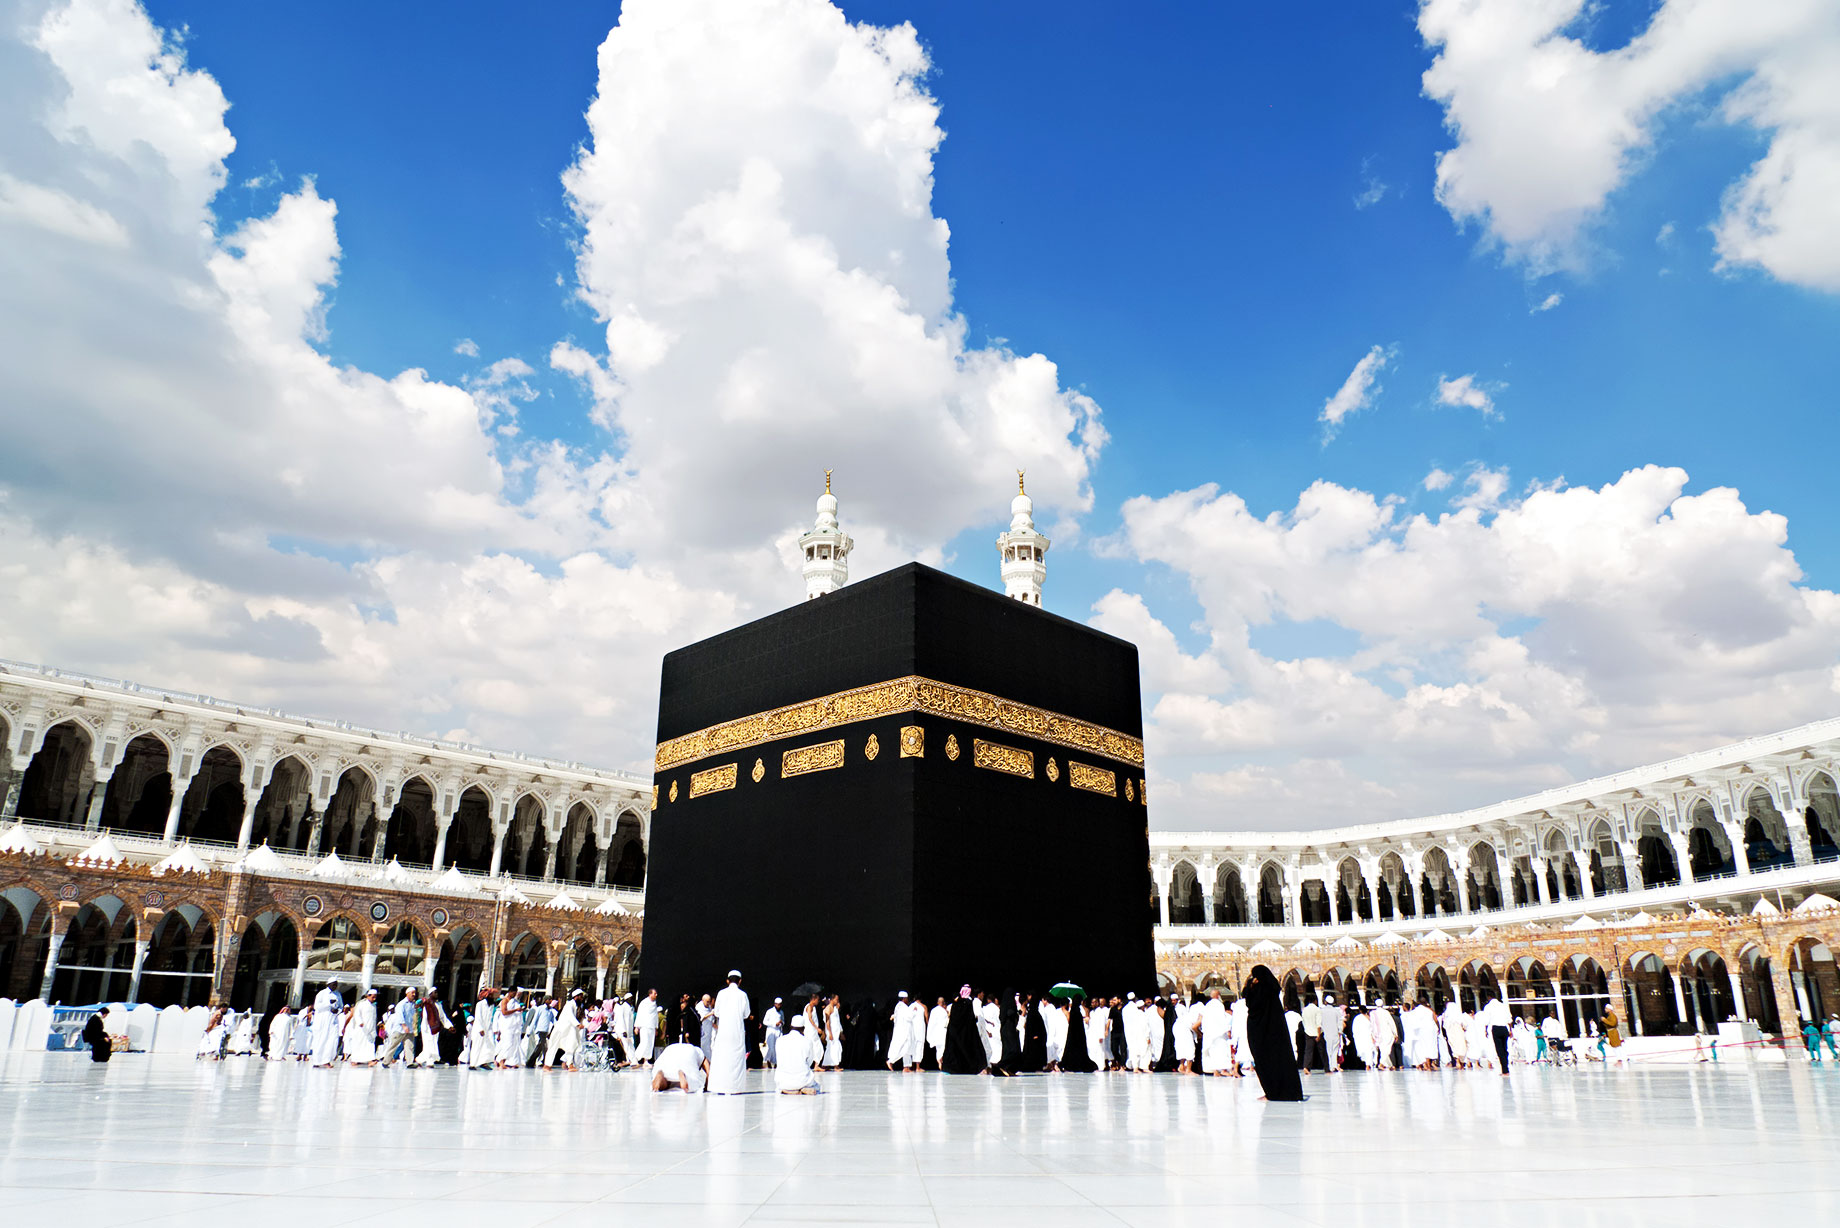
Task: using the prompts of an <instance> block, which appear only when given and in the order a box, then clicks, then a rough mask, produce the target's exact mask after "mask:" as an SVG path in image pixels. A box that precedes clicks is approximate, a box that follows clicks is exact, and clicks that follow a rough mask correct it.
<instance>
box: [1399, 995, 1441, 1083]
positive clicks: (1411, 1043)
mask: <svg viewBox="0 0 1840 1228" xmlns="http://www.w3.org/2000/svg"><path fill="white" fill-rule="evenodd" d="M1403 1028H1404V1031H1405V1037H1404V1039H1405V1053H1406V1065H1408V1066H1413V1067H1417V1068H1419V1069H1421V1070H1423V1069H1427V1068H1429V1067H1430V1065H1431V1063H1433V1062H1435V1061H1437V1060H1438V1026H1437V1016H1436V1015H1433V1014H1432V1013H1431V1007H1430V1006H1428V1005H1426V1003H1425V1002H1424V1000H1423V999H1420V1000H1419V1003H1418V1005H1416V1006H1414V1007H1413V1008H1412V1009H1411V1010H1409V1011H1407V1012H1406V1017H1405V1019H1404V1020H1403Z"/></svg>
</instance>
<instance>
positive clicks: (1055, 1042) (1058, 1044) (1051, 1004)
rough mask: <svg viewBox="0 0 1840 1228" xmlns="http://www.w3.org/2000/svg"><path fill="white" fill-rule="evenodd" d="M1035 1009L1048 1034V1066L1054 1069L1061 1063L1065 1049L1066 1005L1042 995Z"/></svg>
mask: <svg viewBox="0 0 1840 1228" xmlns="http://www.w3.org/2000/svg"><path fill="white" fill-rule="evenodd" d="M1035 1009H1036V1010H1038V1011H1040V1012H1041V1023H1042V1029H1043V1030H1044V1031H1045V1032H1046V1033H1047V1036H1048V1066H1049V1068H1050V1069H1054V1068H1056V1067H1058V1066H1059V1065H1060V1064H1061V1054H1063V1053H1065V1052H1066V1051H1067V1007H1066V1005H1065V1004H1064V1003H1061V1002H1057V1001H1056V1000H1054V999H1053V998H1046V997H1044V998H1043V999H1042V1000H1041V1002H1040V1004H1039V1005H1037V1006H1036V1008H1035Z"/></svg>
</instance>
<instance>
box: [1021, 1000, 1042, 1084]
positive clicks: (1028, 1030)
mask: <svg viewBox="0 0 1840 1228" xmlns="http://www.w3.org/2000/svg"><path fill="white" fill-rule="evenodd" d="M1022 1009H1023V1011H1024V1012H1025V1014H1024V1015H1023V1017H1022V1065H1021V1067H1020V1068H1019V1069H1021V1070H1022V1071H1023V1072H1024V1073H1026V1074H1040V1073H1041V1072H1042V1071H1044V1070H1046V1069H1047V1068H1048V1021H1047V1020H1045V1019H1043V1018H1042V1017H1041V1003H1040V1002H1038V1001H1036V1000H1035V999H1034V998H1031V997H1028V996H1026V995H1024V997H1023V999H1022Z"/></svg>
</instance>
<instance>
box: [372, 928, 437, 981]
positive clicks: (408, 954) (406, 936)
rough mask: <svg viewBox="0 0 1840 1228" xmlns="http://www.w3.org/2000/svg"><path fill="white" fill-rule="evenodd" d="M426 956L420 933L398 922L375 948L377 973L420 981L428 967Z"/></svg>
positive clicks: (425, 946)
mask: <svg viewBox="0 0 1840 1228" xmlns="http://www.w3.org/2000/svg"><path fill="white" fill-rule="evenodd" d="M427 955H428V947H427V944H426V943H424V942H423V941H422V935H421V932H420V931H418V930H417V929H416V928H415V927H414V926H413V925H411V924H409V923H408V922H407V921H398V922H397V923H396V926H395V928H394V929H392V930H391V931H390V932H389V933H388V934H386V935H385V936H384V939H383V942H382V943H381V944H380V945H379V946H378V948H377V973H378V975H380V976H405V977H413V978H414V979H416V980H420V979H421V978H422V977H423V975H424V974H425V972H426V969H427V966H428V965H427Z"/></svg>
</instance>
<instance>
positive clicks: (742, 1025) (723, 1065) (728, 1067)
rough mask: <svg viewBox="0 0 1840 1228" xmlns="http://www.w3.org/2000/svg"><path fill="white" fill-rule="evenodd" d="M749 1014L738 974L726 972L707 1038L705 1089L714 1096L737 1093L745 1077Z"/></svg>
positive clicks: (752, 1010)
mask: <svg viewBox="0 0 1840 1228" xmlns="http://www.w3.org/2000/svg"><path fill="white" fill-rule="evenodd" d="M753 1015H754V1008H753V1007H752V1006H750V1005H749V1004H748V996H747V994H746V993H744V992H743V991H742V989H741V974H740V973H739V972H734V971H731V972H729V974H728V984H727V985H726V986H724V987H723V989H722V992H721V993H719V994H717V995H716V1005H715V1024H716V1033H715V1037H714V1039H713V1040H712V1041H711V1042H710V1054H709V1090H710V1091H712V1092H714V1093H715V1094H716V1095H718V1096H732V1095H737V1094H739V1093H740V1091H741V1085H742V1083H743V1081H744V1080H745V1079H746V1078H747V1025H748V1020H749V1019H751V1018H752V1017H753Z"/></svg>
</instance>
